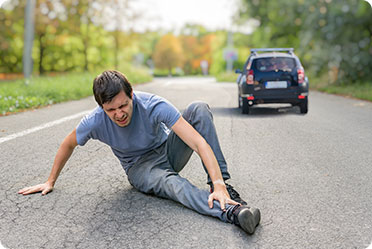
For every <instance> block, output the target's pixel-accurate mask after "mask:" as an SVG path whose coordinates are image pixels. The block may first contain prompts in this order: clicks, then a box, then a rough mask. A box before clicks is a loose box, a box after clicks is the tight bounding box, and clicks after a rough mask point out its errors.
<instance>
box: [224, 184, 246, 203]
mask: <svg viewBox="0 0 372 249" xmlns="http://www.w3.org/2000/svg"><path fill="white" fill-rule="evenodd" d="M225 184H226V189H227V192H229V195H230V198H231V200H234V201H236V202H239V203H240V204H242V205H247V202H246V201H245V200H243V199H242V198H240V195H239V193H238V192H237V191H236V190H235V189H234V187H233V186H231V185H230V184H227V183H225Z"/></svg>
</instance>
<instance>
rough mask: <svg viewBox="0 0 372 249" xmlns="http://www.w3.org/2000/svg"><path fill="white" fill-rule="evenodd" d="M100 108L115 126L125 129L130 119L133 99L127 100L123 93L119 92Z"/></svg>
mask: <svg viewBox="0 0 372 249" xmlns="http://www.w3.org/2000/svg"><path fill="white" fill-rule="evenodd" d="M132 98H133V93H132ZM102 108H103V110H104V111H105V113H106V114H107V116H109V117H110V119H111V120H112V121H113V122H114V123H115V124H117V125H118V126H120V127H126V126H128V125H129V124H130V121H131V119H132V114H133V99H131V98H129V97H128V96H127V95H126V94H125V92H124V91H120V92H119V93H118V94H117V95H116V96H115V97H114V98H113V99H112V100H111V101H110V102H107V103H104V104H103V105H102Z"/></svg>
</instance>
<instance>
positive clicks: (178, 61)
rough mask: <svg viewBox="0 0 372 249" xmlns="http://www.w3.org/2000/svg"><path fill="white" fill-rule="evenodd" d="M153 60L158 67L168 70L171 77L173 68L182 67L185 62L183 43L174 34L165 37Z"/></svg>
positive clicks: (160, 42) (156, 48)
mask: <svg viewBox="0 0 372 249" xmlns="http://www.w3.org/2000/svg"><path fill="white" fill-rule="evenodd" d="M152 58H153V60H154V63H155V66H156V67H158V68H160V69H168V72H169V75H171V74H172V68H175V67H181V66H182V65H183V62H184V58H183V50H182V45H181V42H180V41H179V39H178V38H177V37H176V36H174V35H172V34H167V35H164V36H163V37H162V38H160V40H159V41H158V43H157V44H156V46H155V50H154V54H153V57H152Z"/></svg>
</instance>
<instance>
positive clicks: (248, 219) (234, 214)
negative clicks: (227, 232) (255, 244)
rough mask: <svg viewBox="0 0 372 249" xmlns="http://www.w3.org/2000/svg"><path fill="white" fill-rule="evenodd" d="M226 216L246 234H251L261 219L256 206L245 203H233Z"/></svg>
mask: <svg viewBox="0 0 372 249" xmlns="http://www.w3.org/2000/svg"><path fill="white" fill-rule="evenodd" d="M227 216H228V218H229V219H230V220H231V221H232V222H233V223H234V224H235V225H237V226H239V227H241V228H242V229H243V230H244V231H245V232H247V233H248V234H253V233H254V231H255V230H256V227H257V226H258V224H260V221H261V213H260V210H259V209H258V208H252V207H248V206H245V205H235V206H234V207H233V209H232V210H231V211H229V212H228V214H227Z"/></svg>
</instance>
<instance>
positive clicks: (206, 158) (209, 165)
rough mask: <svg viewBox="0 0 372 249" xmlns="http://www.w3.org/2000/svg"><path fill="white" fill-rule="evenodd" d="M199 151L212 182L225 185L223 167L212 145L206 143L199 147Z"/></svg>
mask: <svg viewBox="0 0 372 249" xmlns="http://www.w3.org/2000/svg"><path fill="white" fill-rule="evenodd" d="M197 153H198V154H199V156H200V158H201V159H202V161H203V163H204V165H205V167H206V169H207V171H208V174H209V177H210V178H211V181H212V183H219V184H218V185H221V186H224V181H223V178H222V173H221V169H220V167H219V165H218V162H217V159H216V157H215V155H214V153H213V150H212V149H211V147H210V146H209V145H208V144H207V143H205V144H204V145H202V146H200V148H198V151H197Z"/></svg>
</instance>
